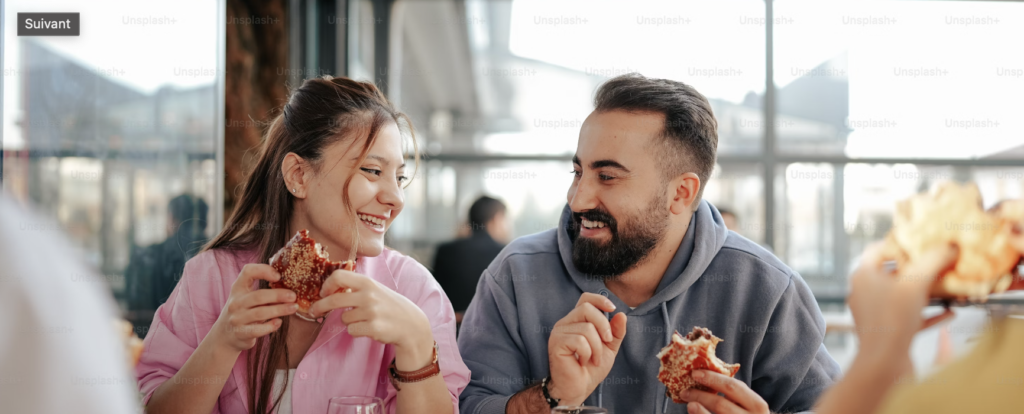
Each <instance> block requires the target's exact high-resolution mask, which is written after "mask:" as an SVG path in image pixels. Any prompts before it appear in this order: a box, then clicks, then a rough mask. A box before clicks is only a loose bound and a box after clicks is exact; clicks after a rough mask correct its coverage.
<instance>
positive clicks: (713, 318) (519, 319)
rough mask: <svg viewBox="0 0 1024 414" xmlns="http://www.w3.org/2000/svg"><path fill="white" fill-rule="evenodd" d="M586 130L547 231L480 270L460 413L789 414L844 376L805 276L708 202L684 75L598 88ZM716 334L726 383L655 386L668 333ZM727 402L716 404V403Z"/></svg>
mask: <svg viewBox="0 0 1024 414" xmlns="http://www.w3.org/2000/svg"><path fill="white" fill-rule="evenodd" d="M594 107H595V109H594V112H593V113H591V114H590V116H588V117H587V119H586V121H585V122H584V123H583V125H582V127H581V129H580V136H579V141H578V144H577V149H576V155H575V157H573V171H572V173H573V179H572V185H571V186H570V187H569V192H568V195H567V197H566V198H567V200H566V201H567V202H568V204H567V206H566V207H565V210H564V211H563V212H562V217H561V222H560V223H559V226H558V227H556V228H555V229H552V230H548V231H545V232H542V233H538V234H534V235H530V236H526V237H522V238H519V239H517V240H515V241H513V242H512V243H511V244H509V245H508V246H507V247H506V248H505V249H504V250H503V251H502V253H501V254H500V255H498V257H497V258H496V259H494V261H493V262H492V263H491V264H490V266H489V267H488V268H487V270H485V271H484V273H483V275H482V276H481V279H480V282H479V284H478V285H477V289H476V295H475V297H474V299H473V301H472V303H471V304H470V306H469V309H468V310H467V312H466V316H465V319H464V320H463V324H462V330H461V332H460V335H459V350H460V352H461V353H462V357H463V359H464V361H465V363H466V365H467V366H469V368H470V370H471V371H472V379H471V381H470V384H469V385H468V386H467V388H466V389H465V390H464V391H463V392H462V394H461V397H460V409H461V410H460V411H461V412H462V413H464V414H467V413H468V414H477V413H512V414H520V413H547V412H550V410H551V406H552V405H555V404H558V405H583V404H585V405H592V406H602V407H605V408H608V409H609V411H610V412H612V413H667V412H671V413H681V412H687V410H689V411H688V412H691V413H707V412H709V411H710V412H715V413H720V414H725V413H742V412H759V413H767V412H769V410H770V411H772V412H797V411H804V410H809V409H811V407H813V405H814V403H815V400H817V398H818V396H819V395H821V394H822V392H823V391H824V390H825V389H826V388H827V387H828V386H829V385H831V384H832V382H833V381H834V380H835V379H837V377H838V376H839V374H840V370H839V366H838V365H837V364H836V362H835V361H834V360H833V359H832V358H831V357H830V356H829V355H828V352H827V351H826V350H825V347H824V345H823V343H822V340H823V338H824V336H825V322H824V319H823V318H822V316H821V311H820V310H819V309H818V305H817V302H816V301H815V299H814V296H813V295H812V294H811V291H810V289H808V287H807V284H806V283H805V282H804V280H803V279H802V278H801V277H800V276H799V275H798V274H797V273H796V272H794V271H793V270H792V269H790V268H788V267H787V266H786V265H785V264H783V263H782V262H781V261H780V260H779V259H778V258H776V257H775V256H773V255H772V254H771V253H770V252H768V251H767V250H765V249H764V248H762V247H761V246H759V245H758V244H757V243H754V242H752V241H750V240H748V239H746V238H744V237H743V236H740V235H739V234H737V233H735V232H732V231H729V230H728V229H726V227H725V224H724V222H723V221H722V217H721V215H720V214H719V212H718V210H716V209H715V207H714V206H713V205H711V203H709V202H707V201H703V200H701V192H702V191H703V190H704V187H705V185H706V183H707V181H708V179H709V178H710V175H711V171H712V169H713V167H714V164H715V153H716V151H717V147H718V132H717V121H716V120H715V118H714V115H713V114H712V111H711V106H710V105H709V104H708V101H707V99H705V98H704V96H703V95H701V94H700V93H698V92H697V91H696V90H694V89H693V88H692V87H690V86H688V85H686V84H683V83H681V82H676V81H671V80H665V79H651V78H646V77H643V76H641V75H637V74H630V75H623V76H619V77H616V78H614V79H611V80H609V81H607V82H606V83H604V84H603V85H602V86H601V87H600V88H599V89H598V91H597V93H596V95H595V98H594ZM695 326H700V327H705V328H708V329H710V330H711V331H712V332H713V333H714V335H715V336H718V337H720V338H722V339H724V341H723V342H721V343H720V344H718V348H717V355H718V357H719V358H721V359H722V360H724V361H725V362H727V363H739V364H740V368H739V372H738V373H736V375H735V378H730V377H728V376H724V375H721V374H718V373H716V372H710V371H696V372H701V374H698V375H695V378H696V380H697V381H699V382H701V383H702V384H703V385H705V386H706V387H707V389H708V390H710V391H700V390H691V391H689V392H687V393H685V394H684V395H683V398H684V399H685V400H686V401H688V402H689V404H685V403H684V404H677V403H675V402H673V401H672V399H671V398H667V397H666V395H665V386H664V385H663V384H661V383H660V382H659V381H658V369H659V367H660V362H659V360H658V358H657V357H656V355H657V354H658V351H659V350H660V349H661V348H662V347H664V346H666V345H668V344H669V343H671V335H672V333H673V332H675V331H679V332H682V333H684V334H685V333H687V332H690V330H691V329H692V328H693V327H695ZM719 394H721V395H719Z"/></svg>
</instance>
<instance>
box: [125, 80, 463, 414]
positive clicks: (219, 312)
mask: <svg viewBox="0 0 1024 414" xmlns="http://www.w3.org/2000/svg"><path fill="white" fill-rule="evenodd" d="M408 122H409V120H408V118H407V117H406V116H405V115H404V114H402V113H401V112H398V111H397V110H396V109H395V108H394V106H392V104H391V103H390V102H389V101H388V100H387V98H386V97H385V96H384V94H383V93H382V92H381V91H380V90H379V89H377V88H376V86H374V84H373V83H368V82H357V81H353V80H351V79H348V78H342V77H337V78H331V77H329V76H325V77H323V78H316V79H309V80H306V81H305V82H303V83H302V85H301V86H300V87H299V88H297V89H295V90H294V92H293V93H292V94H291V96H290V98H289V99H288V101H287V103H285V104H284V107H283V108H282V110H281V114H280V115H278V116H277V117H276V118H275V119H274V120H273V122H272V123H271V125H270V127H269V128H268V130H267V134H266V137H265V139H264V142H263V144H262V145H261V148H260V151H259V156H258V160H257V162H256V165H255V166H254V167H253V170H252V172H251V173H250V174H249V175H248V176H247V178H246V179H245V183H244V185H243V190H242V194H241V196H240V197H239V202H238V204H237V206H236V207H235V211H234V212H233V214H232V216H231V219H230V220H228V222H227V223H226V224H225V226H224V230H222V231H221V233H220V234H219V235H217V236H216V237H215V238H214V239H213V240H212V241H211V242H210V243H209V244H208V245H207V246H205V247H204V250H203V252H201V253H200V254H198V255H197V256H196V257H194V258H192V260H189V261H188V263H187V264H186V265H185V271H184V274H183V276H182V279H181V282H180V283H178V286H177V288H175V290H174V292H173V293H172V294H171V297H170V298H169V299H168V300H167V302H166V303H164V304H163V305H162V306H160V308H159V309H158V310H157V312H156V316H155V317H154V319H153V324H152V326H151V328H150V330H149V335H148V336H147V337H146V341H145V350H144V351H143V353H142V357H141V360H140V361H139V365H138V367H137V369H136V374H137V376H138V379H139V387H140V391H141V392H142V394H143V401H144V404H145V405H146V410H147V412H149V413H175V414H177V413H210V412H213V413H233V414H234V413H237V414H242V413H261V414H262V413H270V412H273V413H276V414H289V413H296V414H299V413H302V414H305V413H325V412H327V409H328V402H329V400H330V399H331V398H332V397H340V396H372V397H378V398H380V399H382V400H383V401H384V404H385V405H386V407H387V409H388V412H389V413H392V414H394V413H399V414H412V413H416V414H426V413H431V414H437V413H452V412H455V411H456V404H457V402H458V395H459V393H460V392H461V391H462V388H463V387H465V385H466V383H467V382H468V381H469V371H468V370H467V368H466V366H465V364H463V362H462V358H461V357H460V355H459V350H458V349H457V347H456V345H455V313H454V311H452V307H451V304H450V303H449V302H448V299H447V297H446V296H445V294H444V291H442V290H441V287H440V286H439V285H438V284H437V282H436V281H434V278H433V277H432V276H431V275H430V272H428V271H427V269H426V268H424V267H423V266H422V265H420V264H419V263H417V262H416V261H415V260H413V259H411V258H409V257H408V256H405V255H402V254H401V253H399V252H396V251H394V250H391V249H388V248H386V247H385V246H384V235H385V233H386V232H387V230H388V228H389V227H390V225H391V224H392V223H393V222H394V220H395V218H396V217H397V216H398V214H399V213H401V211H402V209H403V207H404V206H405V201H404V200H405V199H404V193H403V188H404V187H403V185H404V184H405V183H406V181H407V180H408V177H407V176H406V163H405V159H406V157H405V155H406V154H405V152H404V151H403V145H402V141H403V134H402V129H401V126H402V125H403V124H405V125H407V126H409V128H410V129H411V124H408ZM410 133H411V130H410ZM412 141H413V142H414V143H415V136H413V137H412ZM417 155H418V154H417ZM417 159H418V157H417ZM410 168H411V167H410ZM300 230H308V231H309V236H310V237H312V238H313V239H314V240H316V241H317V242H318V243H319V244H321V245H322V246H323V249H324V250H326V251H327V252H328V253H329V254H330V256H331V259H333V260H337V261H340V260H345V259H355V260H356V267H355V269H354V271H347V270H337V271H334V272H333V273H332V274H331V275H330V276H329V277H328V278H327V280H326V281H325V282H324V283H323V286H322V288H321V290H320V292H319V294H320V297H321V299H320V300H317V301H315V302H314V303H313V304H312V306H311V307H310V308H309V314H310V315H311V316H312V320H310V319H309V318H305V317H301V316H299V315H297V314H296V310H297V304H296V303H295V302H296V300H297V296H296V293H295V292H293V291H292V290H289V289H272V288H270V283H271V282H277V281H280V279H281V275H280V274H278V272H277V271H276V270H274V268H273V267H271V266H270V265H268V264H266V263H268V262H269V260H270V258H271V256H273V255H274V254H275V253H276V252H277V251H278V250H279V249H281V248H282V247H284V246H285V244H286V243H287V242H288V241H289V240H290V239H291V238H292V236H293V235H294V234H296V233H297V232H298V231H300ZM335 309H339V311H337V312H332V310H335Z"/></svg>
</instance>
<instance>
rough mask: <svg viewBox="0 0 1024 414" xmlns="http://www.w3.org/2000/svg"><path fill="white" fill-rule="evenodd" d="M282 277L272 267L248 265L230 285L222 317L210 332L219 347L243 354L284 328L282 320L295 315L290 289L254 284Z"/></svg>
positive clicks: (293, 293)
mask: <svg viewBox="0 0 1024 414" xmlns="http://www.w3.org/2000/svg"><path fill="white" fill-rule="evenodd" d="M280 278H281V275H280V274H278V273H277V271H275V270H274V268H273V267H270V265H265V264H247V265H245V267H243V268H242V272H241V273H239V275H238V279H236V280H235V283H234V284H232V285H231V294H230V296H228V301H227V303H225V304H224V309H223V310H222V311H221V312H220V317H218V318H217V322H215V323H214V325H213V329H212V330H211V331H210V334H211V336H213V337H214V338H215V340H216V342H217V344H218V345H221V346H225V347H227V348H228V349H229V350H231V351H233V352H242V351H245V350H247V349H250V348H252V347H253V346H255V345H256V340H257V339H259V338H260V337H262V336H264V335H267V334H269V333H271V332H273V331H276V330H277V329H278V328H280V327H281V317H283V316H288V315H291V314H293V313H295V311H296V309H298V305H297V304H296V303H295V292H292V291H291V290H288V289H255V288H254V287H253V285H254V283H253V282H255V281H257V280H266V281H268V282H276V281H278V280H279V279H280Z"/></svg>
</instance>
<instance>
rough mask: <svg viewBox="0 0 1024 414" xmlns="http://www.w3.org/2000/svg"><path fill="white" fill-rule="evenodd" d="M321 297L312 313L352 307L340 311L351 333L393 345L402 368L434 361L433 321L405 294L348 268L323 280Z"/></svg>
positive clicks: (407, 369) (310, 310) (312, 308)
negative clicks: (431, 327) (431, 323)
mask: <svg viewBox="0 0 1024 414" xmlns="http://www.w3.org/2000/svg"><path fill="white" fill-rule="evenodd" d="M320 296H321V297H322V298H323V299H321V300H318V301H317V302H316V303H314V304H313V306H311V307H310V308H309V313H310V314H311V315H312V316H314V317H319V316H321V315H325V314H327V312H330V311H331V310H334V309H341V308H349V309H346V310H344V313H342V314H341V321H342V322H343V323H345V325H346V326H347V327H348V333H349V335H352V336H355V337H368V338H370V339H373V340H375V341H377V342H380V343H384V344H392V345H394V346H395V359H396V361H395V364H396V365H397V368H398V369H399V370H401V371H414V370H417V369H420V368H423V367H424V366H426V365H427V364H429V363H430V362H431V361H432V359H433V355H434V354H433V352H434V348H433V346H434V335H433V332H432V331H431V329H430V321H429V320H428V319H427V315H425V314H423V311H422V310H420V308H419V307H418V306H416V304H415V303H413V302H412V301H410V300H409V299H408V298H406V297H405V296H402V295H401V294H399V293H398V292H395V291H394V290H391V289H389V288H388V287H386V286H384V285H381V284H380V283H377V282H376V281H375V280H373V279H370V278H369V277H366V276H365V275H361V274H359V273H356V272H350V271H347V270H336V271H334V273H332V274H331V276H330V277H329V278H327V281H326V282H324V285H323V288H322V289H321V290H320Z"/></svg>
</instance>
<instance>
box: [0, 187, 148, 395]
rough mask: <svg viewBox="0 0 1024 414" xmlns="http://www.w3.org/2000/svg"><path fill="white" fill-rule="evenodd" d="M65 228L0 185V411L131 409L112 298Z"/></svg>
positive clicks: (129, 383)
mask: <svg viewBox="0 0 1024 414" xmlns="http://www.w3.org/2000/svg"><path fill="white" fill-rule="evenodd" d="M62 230H63V229H62V228H61V227H60V226H58V225H57V224H56V223H54V222H51V221H49V220H45V219H41V218H39V217H37V216H35V215H33V214H30V213H29V212H27V211H25V210H23V209H22V208H21V206H18V205H16V204H15V202H14V201H13V200H11V199H9V198H7V197H6V196H5V195H3V194H2V193H0V264H2V265H0V411H2V412H5V413H83V414H105V413H113V414H128V413H136V412H138V411H139V409H138V402H137V401H138V398H137V395H138V393H137V392H135V391H134V387H135V380H134V378H133V377H132V375H131V371H130V369H129V367H128V364H127V363H126V361H127V360H128V357H127V355H126V353H125V348H124V343H123V341H122V339H121V338H120V337H119V336H118V334H117V332H116V331H115V328H114V327H115V325H114V322H115V321H116V320H117V306H116V305H115V304H114V300H113V297H111V295H110V291H109V287H108V285H107V283H105V282H106V280H105V279H104V278H101V277H98V276H97V275H96V274H95V273H93V271H91V270H89V269H87V268H86V267H85V266H84V265H83V264H82V263H81V261H80V260H79V259H78V253H77V252H76V251H75V250H74V249H73V248H72V247H71V246H70V245H69V244H68V243H67V241H66V240H65V237H63V231H62Z"/></svg>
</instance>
